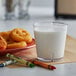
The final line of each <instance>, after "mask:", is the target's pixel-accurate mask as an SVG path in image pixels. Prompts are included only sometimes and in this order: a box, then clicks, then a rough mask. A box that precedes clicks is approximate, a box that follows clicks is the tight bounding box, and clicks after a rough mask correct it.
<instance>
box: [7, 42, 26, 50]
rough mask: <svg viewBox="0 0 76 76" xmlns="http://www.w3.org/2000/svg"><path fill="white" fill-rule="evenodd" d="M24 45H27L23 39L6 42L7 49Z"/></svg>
mask: <svg viewBox="0 0 76 76" xmlns="http://www.w3.org/2000/svg"><path fill="white" fill-rule="evenodd" d="M26 46H27V43H26V42H25V41H21V42H14V43H11V44H8V45H7V49H14V48H23V47H26Z"/></svg>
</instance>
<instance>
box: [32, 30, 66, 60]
mask: <svg viewBox="0 0 76 76" xmlns="http://www.w3.org/2000/svg"><path fill="white" fill-rule="evenodd" d="M34 34H35V39H36V45H37V46H36V47H37V54H38V57H40V58H44V59H52V58H53V59H57V58H62V57H63V56H64V49H65V40H66V31H65V30H64V31H61V30H53V29H52V30H46V31H45V29H41V30H40V29H35V30H34Z"/></svg>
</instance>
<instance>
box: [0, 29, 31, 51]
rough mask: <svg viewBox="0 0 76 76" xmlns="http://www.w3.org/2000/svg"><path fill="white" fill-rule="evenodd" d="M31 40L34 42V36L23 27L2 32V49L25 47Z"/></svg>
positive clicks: (0, 44)
mask: <svg viewBox="0 0 76 76" xmlns="http://www.w3.org/2000/svg"><path fill="white" fill-rule="evenodd" d="M30 42H32V36H31V35H30V33H29V32H28V31H26V30H24V29H22V28H15V29H13V30H10V31H6V32H0V50H5V49H15V48H23V47H26V46H27V44H28V43H30Z"/></svg>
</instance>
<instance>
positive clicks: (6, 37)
mask: <svg viewBox="0 0 76 76" xmlns="http://www.w3.org/2000/svg"><path fill="white" fill-rule="evenodd" d="M10 32H11V31H6V32H0V35H1V36H2V37H3V38H4V39H5V40H6V42H7V44H9V43H13V42H14V40H13V39H11V38H10Z"/></svg>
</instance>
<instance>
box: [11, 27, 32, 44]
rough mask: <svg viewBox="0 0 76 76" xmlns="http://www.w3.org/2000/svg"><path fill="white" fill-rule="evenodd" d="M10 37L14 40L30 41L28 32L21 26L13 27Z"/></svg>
mask: <svg viewBox="0 0 76 76" xmlns="http://www.w3.org/2000/svg"><path fill="white" fill-rule="evenodd" d="M10 37H11V38H12V39H13V40H15V41H26V43H30V42H31V41H32V36H31V35H30V33H29V32H28V31H26V30H24V29H21V28H15V29H13V30H12V31H11V33H10Z"/></svg>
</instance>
